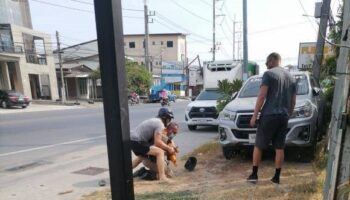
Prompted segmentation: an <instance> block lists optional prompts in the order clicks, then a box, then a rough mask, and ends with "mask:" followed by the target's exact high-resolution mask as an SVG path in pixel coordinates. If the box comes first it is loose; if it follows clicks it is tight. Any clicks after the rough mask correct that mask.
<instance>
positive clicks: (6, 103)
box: [0, 90, 30, 108]
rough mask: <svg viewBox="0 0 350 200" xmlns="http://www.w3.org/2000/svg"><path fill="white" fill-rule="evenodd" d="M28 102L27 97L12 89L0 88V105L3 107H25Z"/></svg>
mask: <svg viewBox="0 0 350 200" xmlns="http://www.w3.org/2000/svg"><path fill="white" fill-rule="evenodd" d="M29 103H30V100H29V98H28V97H26V96H24V95H23V94H21V93H19V92H16V91H13V90H0V105H1V107H3V108H9V107H12V106H20V107H22V108H26V107H27V106H28V105H29Z"/></svg>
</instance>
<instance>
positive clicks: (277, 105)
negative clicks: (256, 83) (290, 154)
mask: <svg viewBox="0 0 350 200" xmlns="http://www.w3.org/2000/svg"><path fill="white" fill-rule="evenodd" d="M280 64H281V56H280V55H279V54H278V53H271V54H270V55H269V56H268V57H267V59H266V66H267V69H268V71H266V72H265V73H264V75H263V77H262V83H261V86H260V90H259V95H258V99H257V101H256V105H255V110H254V114H253V116H252V118H251V121H250V126H251V127H256V124H257V117H258V113H259V112H260V118H259V122H258V127H257V128H258V129H257V134H256V141H255V147H254V152H253V172H252V174H251V175H250V176H249V177H248V179H247V180H248V181H249V182H253V183H256V182H257V180H258V167H259V164H260V161H261V156H262V150H265V149H267V148H268V146H269V144H270V143H271V142H272V146H273V147H274V149H275V151H276V157H275V167H276V171H275V175H274V176H273V178H272V179H271V181H272V182H273V183H276V184H279V183H280V174H281V169H282V164H283V161H284V146H285V139H286V134H287V128H288V119H289V116H290V115H291V114H292V112H293V110H294V106H295V101H296V85H295V81H294V79H293V77H292V75H291V74H290V73H289V72H288V71H287V70H285V69H283V68H282V67H280Z"/></svg>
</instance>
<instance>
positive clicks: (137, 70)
mask: <svg viewBox="0 0 350 200" xmlns="http://www.w3.org/2000/svg"><path fill="white" fill-rule="evenodd" d="M125 66H126V77H127V81H128V91H129V92H133V91H135V92H136V93H138V94H141V95H143V94H147V93H148V91H149V89H150V87H151V85H152V75H151V74H150V73H149V72H148V71H147V70H146V68H145V67H144V66H142V65H139V64H138V63H136V62H131V61H126V63H125Z"/></svg>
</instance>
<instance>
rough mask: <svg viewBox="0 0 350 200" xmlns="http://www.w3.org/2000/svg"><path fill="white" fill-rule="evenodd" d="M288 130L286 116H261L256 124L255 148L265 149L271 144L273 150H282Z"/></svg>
mask: <svg viewBox="0 0 350 200" xmlns="http://www.w3.org/2000/svg"><path fill="white" fill-rule="evenodd" d="M287 129H288V116H287V115H282V114H281V115H266V116H261V117H260V119H259V123H258V130H257V134H256V140H255V146H257V147H259V148H260V149H267V148H268V146H269V144H270V143H271V142H272V146H273V147H274V148H275V149H284V146H285V141H286V135H287Z"/></svg>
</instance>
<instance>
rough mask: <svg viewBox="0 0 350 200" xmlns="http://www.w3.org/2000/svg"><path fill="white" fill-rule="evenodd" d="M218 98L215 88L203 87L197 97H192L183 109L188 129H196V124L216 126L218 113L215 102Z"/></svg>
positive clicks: (218, 94)
mask: <svg viewBox="0 0 350 200" xmlns="http://www.w3.org/2000/svg"><path fill="white" fill-rule="evenodd" d="M219 98H220V93H219V91H218V90H217V89H204V90H202V91H201V93H200V94H199V95H198V97H195V98H192V102H191V103H190V104H188V105H187V108H186V111H185V121H186V124H187V126H188V129H190V130H196V128H197V126H217V125H218V124H219V121H218V116H219V115H218V113H217V110H216V102H217V100H218V99H219Z"/></svg>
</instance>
